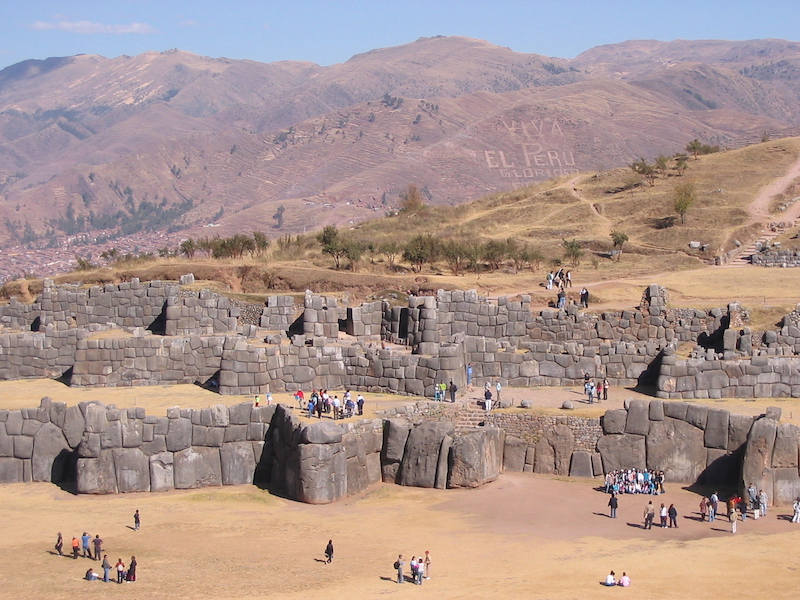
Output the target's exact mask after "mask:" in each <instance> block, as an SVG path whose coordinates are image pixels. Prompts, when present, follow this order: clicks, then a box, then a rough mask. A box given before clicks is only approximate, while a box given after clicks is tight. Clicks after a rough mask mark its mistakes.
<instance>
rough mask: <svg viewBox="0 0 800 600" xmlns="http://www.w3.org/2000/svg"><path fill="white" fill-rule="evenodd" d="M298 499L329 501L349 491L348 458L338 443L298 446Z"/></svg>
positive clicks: (319, 502)
mask: <svg viewBox="0 0 800 600" xmlns="http://www.w3.org/2000/svg"><path fill="white" fill-rule="evenodd" d="M298 453H299V454H298V458H299V461H300V462H299V471H298V475H297V477H298V479H297V500H299V501H301V502H307V503H309V504H328V503H330V502H334V501H336V500H338V499H339V498H342V497H343V496H344V495H345V494H346V493H347V459H346V458H345V453H344V447H343V445H342V444H341V443H339V444H302V445H300V446H299V447H298Z"/></svg>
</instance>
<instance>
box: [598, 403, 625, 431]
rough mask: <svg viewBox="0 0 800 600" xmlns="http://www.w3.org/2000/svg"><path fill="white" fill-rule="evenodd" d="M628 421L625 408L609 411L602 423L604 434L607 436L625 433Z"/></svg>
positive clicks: (601, 420)
mask: <svg viewBox="0 0 800 600" xmlns="http://www.w3.org/2000/svg"><path fill="white" fill-rule="evenodd" d="M627 419H628V411H627V410H625V409H624V408H617V409H615V410H607V411H606V413H605V414H604V415H603V417H602V418H601V419H600V423H601V424H602V426H603V433H605V434H606V435H610V434H615V433H625V422H626V421H627Z"/></svg>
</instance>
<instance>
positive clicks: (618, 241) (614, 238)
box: [610, 230, 628, 261]
mask: <svg viewBox="0 0 800 600" xmlns="http://www.w3.org/2000/svg"><path fill="white" fill-rule="evenodd" d="M610 235H611V242H612V243H613V244H614V248H616V249H617V250H618V251H619V252H617V260H618V261H619V259H620V258H622V246H624V245H625V242H627V241H628V236H627V234H625V233H622V232H621V231H616V230H614V231H612V232H611V233H610Z"/></svg>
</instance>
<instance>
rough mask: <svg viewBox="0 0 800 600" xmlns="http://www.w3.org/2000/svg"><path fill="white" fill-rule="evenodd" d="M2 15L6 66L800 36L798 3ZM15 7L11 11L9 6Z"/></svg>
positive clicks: (64, 1) (155, 1) (224, 6)
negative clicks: (443, 38)
mask: <svg viewBox="0 0 800 600" xmlns="http://www.w3.org/2000/svg"><path fill="white" fill-rule="evenodd" d="M2 4H3V6H4V8H5V10H4V11H3V17H2V19H0V68H2V67H6V66H8V65H10V64H14V63H17V62H20V61H23V60H26V59H29V58H38V59H42V58H47V57H49V56H69V55H73V54H101V55H103V56H107V57H114V56H119V55H121V54H128V55H134V54H138V53H140V52H144V51H147V50H159V51H161V50H168V49H171V48H179V49H181V50H188V51H190V52H195V53H197V54H203V55H207V56H212V57H220V56H225V57H228V58H248V59H252V60H257V61H261V62H272V61H276V60H285V59H289V60H309V61H313V62H316V63H318V64H322V65H329V64H333V63H338V62H343V61H345V60H347V59H348V58H350V57H351V56H353V55H354V54H358V53H360V52H366V51H368V50H372V49H374V48H381V47H386V46H395V45H399V44H404V43H408V42H411V41H413V40H415V39H417V38H419V37H423V36H433V35H463V36H467V37H474V38H479V39H484V40H488V41H490V42H492V43H494V44H497V45H499V46H508V47H510V48H511V49H513V50H516V51H518V52H530V53H536V54H543V55H546V56H558V57H564V58H572V57H574V56H576V55H577V54H579V53H581V52H582V51H584V50H588V49H589V48H592V47H594V46H597V45H601V44H610V43H616V42H622V41H625V40H629V39H658V40H664V41H669V40H673V39H728V40H745V39H757V38H781V39H788V40H795V41H796V40H798V39H800V30H798V29H797V24H798V23H800V0H762V1H761V2H755V1H754V0H748V1H740V0H695V1H694V2H680V3H676V2H658V3H657V2H649V1H647V0H635V1H634V0H596V1H590V0H584V1H578V0H560V1H559V0H549V1H541V0H527V1H517V0H483V1H478V0H463V1H462V2H451V1H442V2H437V1H436V0H429V1H427V2H421V1H417V0H394V1H390V2H386V1H383V0H372V1H360V0H351V1H342V2H324V1H321V0H318V1H311V0H309V1H304V0H295V1H291V0H282V1H280V2H275V1H271V0H263V1H260V2H257V1H250V2H246V1H240V0H228V1H225V2H219V1H214V0H194V1H192V2H187V1H184V0H103V1H97V0H59V1H51V0H28V1H27V2H25V1H20V2H16V3H12V0H2ZM12 6H13V8H11V7H12Z"/></svg>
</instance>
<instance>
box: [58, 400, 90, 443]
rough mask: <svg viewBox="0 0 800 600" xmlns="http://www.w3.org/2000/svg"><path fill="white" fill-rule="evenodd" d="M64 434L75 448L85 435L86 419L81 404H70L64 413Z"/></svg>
mask: <svg viewBox="0 0 800 600" xmlns="http://www.w3.org/2000/svg"><path fill="white" fill-rule="evenodd" d="M63 429H64V436H65V437H66V438H67V443H68V444H69V446H70V448H75V447H76V446H77V445H78V444H79V443H80V441H81V438H82V437H83V432H84V430H85V429H86V420H85V419H84V417H83V413H82V412H81V409H80V407H79V406H69V407H67V409H66V413H65V414H64V427H63Z"/></svg>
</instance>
